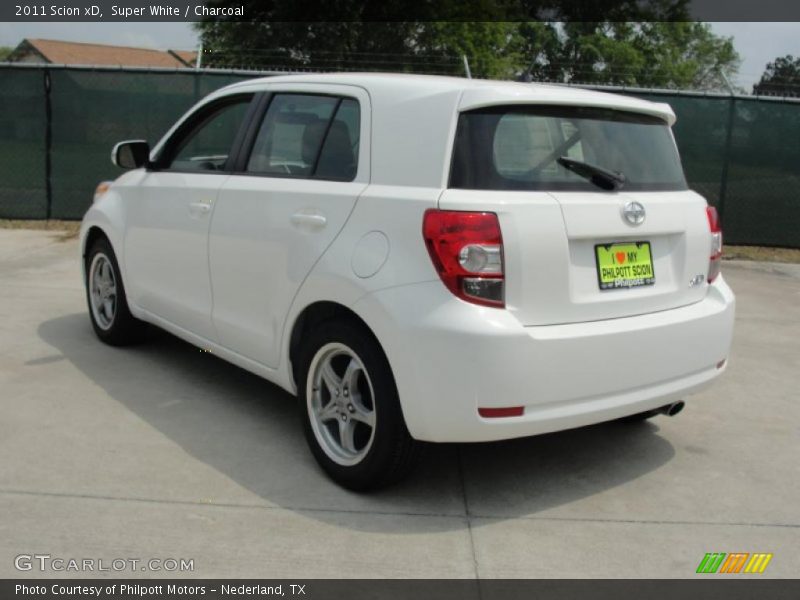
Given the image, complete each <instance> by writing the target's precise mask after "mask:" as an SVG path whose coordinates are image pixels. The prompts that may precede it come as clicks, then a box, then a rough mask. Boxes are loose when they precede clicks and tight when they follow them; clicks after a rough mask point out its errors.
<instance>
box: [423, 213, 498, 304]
mask: <svg viewBox="0 0 800 600" xmlns="http://www.w3.org/2000/svg"><path fill="white" fill-rule="evenodd" d="M422 235H423V237H424V238H425V245H426V246H427V247H428V253H429V254H430V255H431V260H432V261H433V266H434V267H435V268H436V270H437V271H438V273H439V277H441V279H442V281H443V282H444V284H445V285H446V286H447V288H448V289H449V290H450V291H451V292H453V293H454V294H455V295H456V296H458V297H459V298H461V299H462V300H466V301H467V302H472V303H474V304H482V305H484V306H494V307H503V306H505V299H504V290H503V284H504V275H503V238H502V236H501V235H500V223H499V221H498V220H497V215H496V214H494V213H488V212H464V211H452V210H435V209H431V210H428V211H426V212H425V218H424V220H423V224H422Z"/></svg>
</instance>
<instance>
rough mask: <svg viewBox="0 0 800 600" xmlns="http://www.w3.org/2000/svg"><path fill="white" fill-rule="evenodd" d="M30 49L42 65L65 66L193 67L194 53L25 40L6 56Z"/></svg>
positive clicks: (12, 55)
mask: <svg viewBox="0 0 800 600" xmlns="http://www.w3.org/2000/svg"><path fill="white" fill-rule="evenodd" d="M28 49H33V50H34V51H36V52H37V53H38V54H39V55H40V56H41V57H42V58H43V59H44V61H45V62H48V63H52V64H64V65H112V66H126V67H167V68H169V67H173V68H183V67H188V66H194V63H193V61H194V60H195V57H196V53H194V52H187V51H182V50H175V51H172V50H154V49H150V48H133V47H129V46H109V45H106V44H86V43H82V42H64V41H61V40H43V39H25V40H23V41H22V42H21V43H20V45H19V46H17V48H16V49H15V50H14V52H12V54H11V55H10V56H9V60H12V61H13V60H14V55H15V54H21V53H22V52H24V51H25V50H28Z"/></svg>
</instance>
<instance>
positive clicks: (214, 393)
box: [38, 313, 674, 534]
mask: <svg viewBox="0 0 800 600" xmlns="http://www.w3.org/2000/svg"><path fill="white" fill-rule="evenodd" d="M38 333H39V335H40V337H41V338H42V339H43V340H44V341H45V342H46V343H47V344H49V345H51V346H52V347H54V348H55V349H57V350H58V351H59V352H60V353H61V354H62V355H63V356H64V357H65V358H66V359H67V360H68V361H70V362H71V363H72V364H73V365H74V366H75V367H76V368H77V369H79V370H80V371H81V372H82V373H83V374H84V375H85V376H86V377H87V378H88V379H89V380H91V381H92V382H93V383H95V384H96V385H98V386H100V387H101V388H102V389H103V390H104V391H105V393H106V394H107V395H108V398H109V399H111V400H113V401H116V402H118V403H120V404H121V405H122V406H124V407H125V408H126V409H127V410H128V411H130V412H131V413H133V414H134V415H135V416H136V417H138V418H139V419H141V420H143V421H144V422H146V423H147V424H148V425H149V426H151V427H153V428H154V429H155V430H157V431H158V432H160V433H161V434H163V435H164V436H166V438H168V439H169V440H171V441H172V442H173V443H175V444H177V445H178V446H179V447H180V448H181V449H182V450H183V451H185V452H186V453H188V454H189V455H190V456H191V457H192V458H193V459H194V460H197V461H201V462H202V463H205V464H206V465H209V466H210V467H212V468H213V469H215V470H216V471H217V472H219V473H220V474H222V475H224V476H225V478H227V479H228V480H231V481H232V482H235V484H238V486H241V487H242V488H244V489H245V490H246V491H249V492H251V493H252V494H255V495H256V496H258V498H260V499H262V500H263V505H264V506H265V507H275V508H283V509H288V510H292V511H296V512H299V513H303V514H304V515H306V516H308V517H310V518H314V519H319V520H321V521H325V522H330V523H336V524H337V525H339V526H345V527H351V528H354V529H360V530H365V531H384V532H393V533H401V534H402V533H414V532H415V531H428V532H430V531H436V530H449V529H461V528H465V527H467V524H468V519H467V518H466V517H467V515H470V516H474V517H488V518H495V517H496V518H500V519H507V518H515V517H526V516H535V515H536V514H537V513H542V512H543V511H550V510H552V509H556V508H558V507H560V506H562V505H566V504H570V503H574V502H576V501H579V500H581V499H583V498H587V497H591V496H595V495H597V494H599V493H601V492H604V491H606V490H610V489H612V488H615V487H618V486H622V485H625V484H627V483H629V482H631V481H633V480H635V479H637V478H639V477H641V476H643V475H646V474H647V473H649V472H651V471H653V470H655V469H657V468H659V467H660V466H661V465H663V464H665V463H666V462H668V461H669V460H670V459H671V458H672V457H673V456H674V449H673V446H672V445H671V444H670V443H669V441H667V440H666V439H664V438H663V437H662V436H660V435H659V434H658V427H657V426H656V425H654V424H652V423H641V424H635V425H629V424H622V423H606V424H601V425H596V426H592V427H586V428H582V429H575V430H571V431H565V432H560V433H555V434H548V435H542V436H538V437H532V438H524V439H518V440H511V441H506V442H495V443H487V444H430V445H427V447H426V452H425V455H424V459H423V460H422V461H421V464H419V465H418V466H417V468H416V470H415V471H414V472H413V473H412V474H411V476H410V477H409V478H408V479H407V480H406V481H404V482H402V483H400V484H398V485H396V486H394V487H392V488H389V489H386V490H382V491H380V492H375V493H371V494H366V495H363V494H362V495H359V494H354V493H351V492H348V491H346V490H343V489H341V488H339V487H338V486H337V485H335V484H334V483H332V482H331V481H330V480H328V479H327V478H326V477H325V475H324V474H323V473H322V471H321V470H320V469H319V468H318V467H317V465H316V463H315V462H314V460H313V458H312V457H311V455H310V453H309V451H308V449H307V448H306V443H305V440H304V438H303V434H302V431H301V427H300V421H299V417H298V411H297V408H296V402H295V399H294V398H293V397H292V396H291V395H290V394H288V393H286V392H284V391H283V390H281V389H279V388H278V387H277V386H274V385H272V384H270V383H269V382H267V381H265V380H263V379H261V378H259V377H257V376H255V375H252V374H250V373H248V372H246V371H244V370H242V369H239V368H238V367H235V366H233V365H231V364H229V363H227V362H225V361H223V360H221V359H219V358H217V357H215V356H213V355H212V354H210V353H207V352H203V351H201V350H199V349H198V348H196V347H194V346H192V345H190V344H187V343H185V342H183V341H181V340H179V339H178V338H175V337H173V336H172V335H169V334H167V333H164V332H162V331H158V330H155V329H154V328H153V329H152V331H151V332H150V334H149V335H148V340H147V341H146V342H145V343H143V344H141V345H138V346H134V347H129V348H111V347H109V346H106V345H104V344H102V343H101V342H100V341H99V340H97V339H96V338H95V336H94V333H93V332H92V329H91V326H90V324H89V319H88V317H87V316H86V315H85V314H82V313H78V314H71V315H66V316H62V317H58V318H55V319H52V320H49V321H46V322H44V323H42V324H41V325H40V326H39V328H38ZM41 368H47V367H46V365H43V366H42V367H41ZM103 450H104V449H103V448H98V452H102V451H103ZM109 468H111V467H109ZM138 468H141V469H143V470H145V471H146V470H148V469H151V470H156V469H159V468H160V466H159V464H158V462H154V461H150V462H146V463H143V464H140V466H139V467H138ZM197 472H198V473H202V472H204V470H203V469H198V470H197ZM100 475H101V474H100ZM138 475H139V476H141V477H147V473H146V472H145V473H139V474H138ZM185 476H186V474H185V473H184V474H183V477H184V478H185ZM198 477H200V475H198ZM203 485H204V482H202V481H201V482H198V483H197V486H198V487H202V486H203ZM208 486H209V489H207V490H205V491H204V493H203V498H204V502H206V503H210V504H213V503H214V502H219V503H223V504H224V503H235V502H238V500H231V499H230V498H231V497H234V498H242V497H245V498H252V496H251V494H246V493H243V492H242V491H241V490H239V489H236V487H237V486H231V484H230V481H225V486H227V487H226V489H220V486H221V484H220V483H219V481H217V483H215V484H213V483H208ZM165 495H166V494H165ZM175 495H176V494H175V491H174V490H172V491H171V494H169V496H170V497H175ZM208 499H210V500H208ZM195 500H197V501H199V499H193V498H187V501H189V502H191V501H195ZM254 502H255V503H256V504H259V505H260V504H261V502H260V501H258V499H253V500H247V501H246V502H245V504H249V505H252V504H254ZM348 513H349V516H348ZM368 515H372V516H374V517H375V518H369V517H368ZM398 515H400V516H403V517H406V516H407V517H419V518H399V519H398V518H397V516H398ZM427 517H435V518H427Z"/></svg>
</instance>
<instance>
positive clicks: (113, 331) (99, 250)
mask: <svg viewBox="0 0 800 600" xmlns="http://www.w3.org/2000/svg"><path fill="white" fill-rule="evenodd" d="M98 254H103V255H105V256H106V257H107V258H108V260H109V262H110V263H111V268H112V269H113V270H114V281H115V284H116V287H117V306H116V313H115V314H114V320H113V321H112V322H111V327H109V328H108V329H103V328H102V327H100V326H99V325H98V324H97V322H96V321H95V317H94V312H93V311H92V298H91V291H90V290H89V279H90V277H91V273H90V272H89V271H90V269H91V266H92V261H94V258H95V256H97V255H98ZM84 265H85V268H84V270H85V281H84V287H85V288H86V304H87V307H88V309H89V320H90V321H91V323H92V328H93V329H94V332H95V333H96V334H97V337H99V338H100V339H101V340H102V341H104V342H105V343H107V344H111V345H114V346H121V345H126V344H130V343H133V342H136V341H138V340H139V337H140V336H139V335H138V334H139V333H140V332H141V322H140V321H138V320H137V319H136V318H134V317H133V315H131V313H130V310H129V309H128V302H127V299H126V296H125V284H124V283H123V281H122V273H121V271H120V268H119V263H118V262H117V257H116V255H115V254H114V250H113V248H112V247H111V244H110V243H109V241H108V240H107V239H105V238H100V239H98V240H96V241H95V242H94V243H93V244H92V247H91V248H90V249H89V252H87V253H86V260H85V263H84Z"/></svg>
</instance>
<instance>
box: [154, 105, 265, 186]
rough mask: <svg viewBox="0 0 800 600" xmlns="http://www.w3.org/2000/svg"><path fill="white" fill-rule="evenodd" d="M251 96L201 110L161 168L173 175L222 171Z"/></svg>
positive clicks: (181, 135) (181, 134)
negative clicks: (185, 172)
mask: <svg viewBox="0 0 800 600" xmlns="http://www.w3.org/2000/svg"><path fill="white" fill-rule="evenodd" d="M251 98H252V96H241V97H236V98H233V99H230V100H226V101H223V102H222V103H221V104H218V105H215V106H214V107H210V108H208V109H201V113H200V114H199V115H198V117H197V119H196V121H194V120H193V123H192V125H190V126H189V129H188V130H186V131H185V132H183V133H182V132H179V133H178V136H179V137H178V142H177V144H176V145H175V146H173V147H172V148H171V149H170V151H168V154H169V156H168V157H166V160H165V162H166V164H165V166H164V168H166V169H168V170H174V171H220V170H223V169H224V168H225V164H226V162H227V161H228V155H229V154H230V152H231V149H232V148H233V143H234V140H235V139H236V134H237V133H238V132H239V129H240V127H241V126H242V122H243V121H244V118H245V115H246V113H247V108H248V106H249V104H250V100H251Z"/></svg>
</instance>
